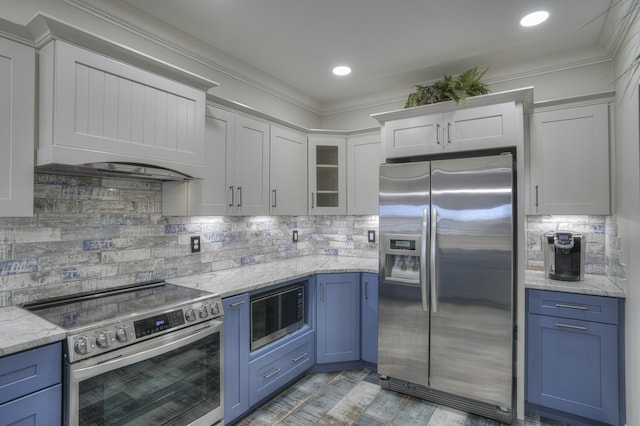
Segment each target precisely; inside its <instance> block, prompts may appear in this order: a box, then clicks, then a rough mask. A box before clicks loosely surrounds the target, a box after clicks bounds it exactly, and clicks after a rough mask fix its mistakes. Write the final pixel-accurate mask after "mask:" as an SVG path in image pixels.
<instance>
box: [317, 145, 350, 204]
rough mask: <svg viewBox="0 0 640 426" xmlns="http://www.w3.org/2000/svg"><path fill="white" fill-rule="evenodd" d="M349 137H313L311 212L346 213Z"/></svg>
mask: <svg viewBox="0 0 640 426" xmlns="http://www.w3.org/2000/svg"><path fill="white" fill-rule="evenodd" d="M346 192H347V181H346V139H345V138H344V137H339V136H326V135H312V136H309V195H310V197H311V199H310V203H309V213H310V214H346V212H347V196H346Z"/></svg>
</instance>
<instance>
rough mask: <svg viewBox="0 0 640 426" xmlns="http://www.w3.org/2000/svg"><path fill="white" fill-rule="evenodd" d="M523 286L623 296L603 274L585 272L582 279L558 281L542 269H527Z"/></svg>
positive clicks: (620, 290)
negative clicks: (546, 275) (550, 277)
mask: <svg viewBox="0 0 640 426" xmlns="http://www.w3.org/2000/svg"><path fill="white" fill-rule="evenodd" d="M524 286H525V288H535V289H538V290H550V291H564V292H566V293H579V294H594V295H597V296H610V297H622V298H624V297H625V294H624V291H623V290H622V289H621V288H619V287H618V286H616V285H615V284H614V283H613V282H612V281H611V280H610V279H609V278H607V277H606V276H604V275H592V274H585V276H584V280H582V281H558V280H551V279H549V278H547V277H545V276H544V271H532V270H529V269H527V270H526V271H525V273H524Z"/></svg>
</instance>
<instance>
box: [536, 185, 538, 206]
mask: <svg viewBox="0 0 640 426" xmlns="http://www.w3.org/2000/svg"><path fill="white" fill-rule="evenodd" d="M536 208H538V185H536Z"/></svg>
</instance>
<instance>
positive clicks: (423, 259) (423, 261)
mask: <svg viewBox="0 0 640 426" xmlns="http://www.w3.org/2000/svg"><path fill="white" fill-rule="evenodd" d="M428 226H429V209H428V208H427V209H424V210H423V211H422V238H421V240H422V244H421V245H422V247H421V248H420V251H421V253H420V287H421V290H422V310H423V311H425V312H429V292H428V291H427V285H428V283H427V253H428V252H429V250H428V248H427V247H426V244H427V229H428Z"/></svg>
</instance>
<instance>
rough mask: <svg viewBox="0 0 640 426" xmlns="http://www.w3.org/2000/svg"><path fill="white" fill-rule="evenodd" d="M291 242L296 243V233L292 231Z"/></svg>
mask: <svg viewBox="0 0 640 426" xmlns="http://www.w3.org/2000/svg"><path fill="white" fill-rule="evenodd" d="M291 241H293V242H294V243H297V242H298V231H293V237H291Z"/></svg>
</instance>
